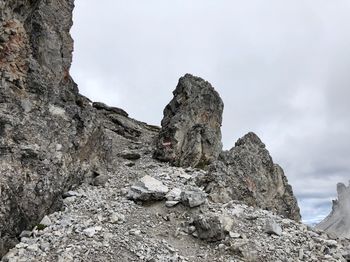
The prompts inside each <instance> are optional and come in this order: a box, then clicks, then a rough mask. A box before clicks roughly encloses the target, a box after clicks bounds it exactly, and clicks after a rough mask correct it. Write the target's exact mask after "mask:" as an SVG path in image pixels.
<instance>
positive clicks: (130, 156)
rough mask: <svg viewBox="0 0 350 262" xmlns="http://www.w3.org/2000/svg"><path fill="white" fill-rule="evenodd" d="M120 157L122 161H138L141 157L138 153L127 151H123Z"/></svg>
mask: <svg viewBox="0 0 350 262" xmlns="http://www.w3.org/2000/svg"><path fill="white" fill-rule="evenodd" d="M120 156H121V157H122V158H124V159H127V160H138V159H140V158H141V155H140V154H139V153H136V152H133V151H129V150H126V151H123V152H122V153H121V154H120Z"/></svg>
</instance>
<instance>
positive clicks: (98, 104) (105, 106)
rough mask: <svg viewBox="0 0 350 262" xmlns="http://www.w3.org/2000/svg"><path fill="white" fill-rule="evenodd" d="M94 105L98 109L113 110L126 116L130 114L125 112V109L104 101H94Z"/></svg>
mask: <svg viewBox="0 0 350 262" xmlns="http://www.w3.org/2000/svg"><path fill="white" fill-rule="evenodd" d="M92 106H93V107H94V108H96V109H97V110H106V111H109V112H112V113H116V114H118V115H122V116H125V117H128V116H129V114H128V113H127V112H125V111H124V110H123V109H121V108H119V107H112V106H108V105H106V104H104V103H101V102H93V103H92Z"/></svg>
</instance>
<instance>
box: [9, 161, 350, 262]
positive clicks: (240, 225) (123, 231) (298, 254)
mask: <svg viewBox="0 0 350 262" xmlns="http://www.w3.org/2000/svg"><path fill="white" fill-rule="evenodd" d="M118 161H119V165H118V166H115V168H116V171H118V173H119V176H111V179H110V180H111V181H110V185H109V186H108V187H95V186H92V185H89V184H83V185H81V186H79V187H77V188H76V192H77V193H78V195H80V196H82V197H69V198H66V199H65V202H64V208H63V209H62V210H61V211H58V212H55V213H53V214H50V215H49V216H48V217H49V218H50V220H51V224H50V225H49V226H48V227H46V228H44V229H42V230H38V229H34V230H32V232H31V233H26V234H25V235H26V237H22V239H21V242H20V243H19V244H17V245H16V247H14V248H13V249H11V250H10V252H9V253H8V254H7V255H6V256H5V257H4V258H3V261H9V262H15V261H16V262H27V261H33V262H34V261H35V262H41V261H43V262H44V261H45V262H46V261H47V262H49V261H65V262H66V261H68V262H69V261H121V262H129V261H135V262H136V261H137V262H138V261H164V262H173V261H180V262H185V261H187V262H203V261H205V262H212V261H217V262H236V261H239V262H243V261H259V262H260V261H261V262H270V261H286V262H294V261H310V262H311V261H313V262H316V261H334V262H335V261H337V262H345V261H346V257H348V254H349V251H348V246H349V241H348V240H346V239H339V238H332V237H331V236H329V235H327V234H326V233H325V232H322V231H318V230H313V229H310V228H308V227H307V226H305V225H303V224H301V223H299V222H296V221H294V220H290V219H285V218H282V217H280V216H277V215H275V214H273V213H272V212H270V211H266V210H261V209H259V208H254V207H249V206H247V205H245V204H244V203H242V202H240V201H231V202H229V203H226V204H221V203H213V202H210V201H209V202H208V203H207V205H203V206H200V207H199V208H190V207H187V206H185V205H176V206H175V207H172V208H171V209H169V208H167V207H166V206H165V205H164V204H165V199H164V200H163V201H159V202H155V203H153V204H151V205H138V204H137V203H135V202H134V201H132V200H128V199H127V198H126V196H125V194H124V193H123V192H124V189H125V188H128V187H129V186H130V184H129V183H130V181H132V180H133V181H138V180H139V179H140V178H142V177H143V176H144V173H145V171H147V172H149V173H152V174H153V176H154V178H155V179H156V180H158V181H160V182H162V183H163V184H164V185H166V186H167V187H168V188H178V189H180V190H181V191H183V190H184V189H185V188H186V186H191V187H193V188H195V187H196V185H195V180H196V177H198V176H201V175H202V174H203V173H204V172H205V171H202V170H195V169H191V170H186V171H187V172H185V171H184V170H183V169H181V168H175V167H169V166H168V165H166V164H159V163H157V162H155V161H154V160H152V159H151V156H150V155H146V156H143V157H142V158H141V159H140V161H139V162H137V163H136V164H135V166H132V167H128V166H126V167H125V165H124V163H125V162H123V158H118ZM125 161H126V160H125ZM184 173H186V174H188V175H189V176H190V178H188V179H185V178H183V174H184ZM185 183H186V185H184V184H185ZM177 191H178V190H177ZM176 195H178V194H176ZM68 200H69V201H68ZM271 220H272V221H275V223H276V224H278V225H279V226H280V227H281V229H282V233H281V234H280V235H275V234H270V233H267V232H266V221H271Z"/></svg>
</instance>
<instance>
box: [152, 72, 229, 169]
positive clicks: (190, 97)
mask: <svg viewBox="0 0 350 262" xmlns="http://www.w3.org/2000/svg"><path fill="white" fill-rule="evenodd" d="M173 94H174V98H173V99H172V100H171V101H170V103H169V104H168V105H167V106H166V107H165V109H164V118H163V120H162V130H161V132H160V134H159V137H158V140H157V149H156V151H155V154H154V156H155V158H157V159H159V160H161V161H168V162H171V163H172V164H174V165H176V166H184V167H187V166H192V167H198V166H199V167H200V166H205V165H207V164H209V163H211V162H213V161H214V160H216V159H217V157H218V156H219V154H220V152H221V149H222V143H221V130H220V128H221V123H222V112H223V108H224V104H223V102H222V100H221V98H220V96H219V94H218V93H217V92H216V91H215V90H214V88H213V87H212V86H211V85H210V83H208V82H206V81H204V80H203V79H201V78H199V77H195V76H192V75H190V74H186V75H185V76H184V77H181V78H180V80H179V83H178V85H177V87H176V89H175V91H174V92H173Z"/></svg>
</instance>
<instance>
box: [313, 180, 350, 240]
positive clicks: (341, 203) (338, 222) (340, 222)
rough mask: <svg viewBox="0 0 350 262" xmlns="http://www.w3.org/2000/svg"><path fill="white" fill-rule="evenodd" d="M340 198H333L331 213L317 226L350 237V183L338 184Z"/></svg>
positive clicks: (339, 235) (337, 234)
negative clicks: (346, 184) (347, 184)
mask: <svg viewBox="0 0 350 262" xmlns="http://www.w3.org/2000/svg"><path fill="white" fill-rule="evenodd" d="M337 193H338V199H337V200H333V206H332V211H331V213H330V214H329V215H328V216H327V217H326V218H325V219H324V220H323V221H321V222H320V223H319V224H318V225H317V226H316V228H318V229H321V230H324V231H326V232H328V233H332V234H334V235H336V236H338V237H347V238H349V237H350V185H349V186H345V185H344V184H343V183H338V184H337Z"/></svg>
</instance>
